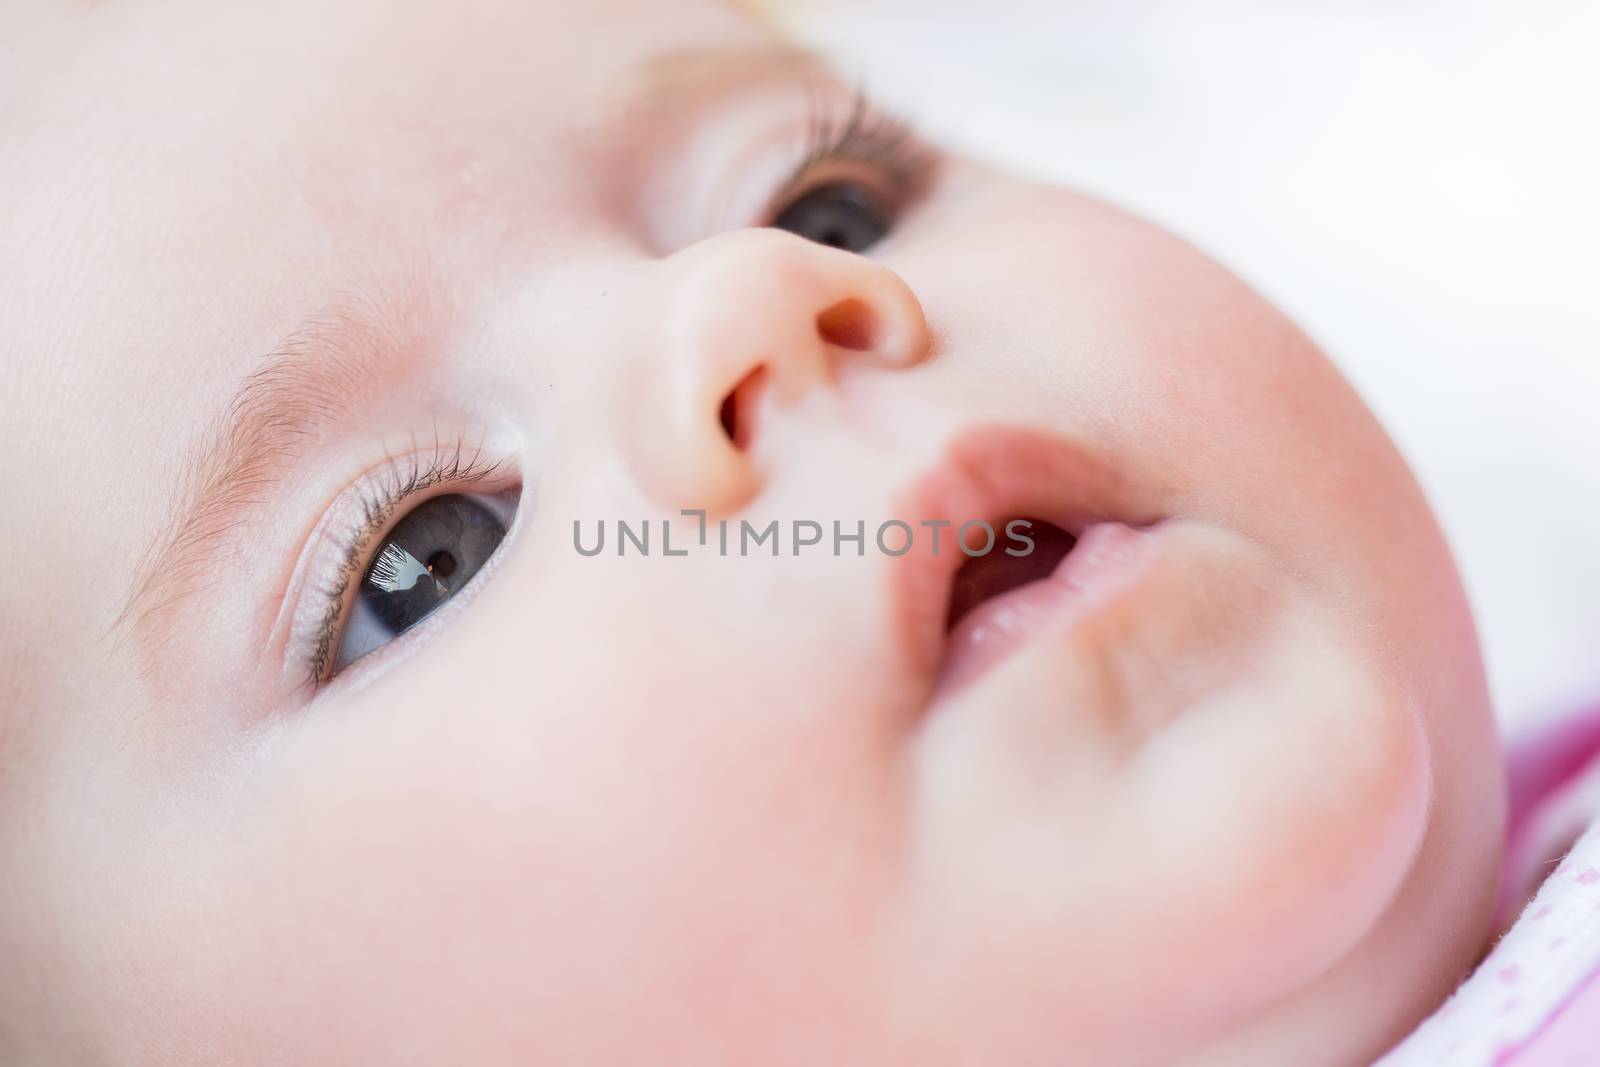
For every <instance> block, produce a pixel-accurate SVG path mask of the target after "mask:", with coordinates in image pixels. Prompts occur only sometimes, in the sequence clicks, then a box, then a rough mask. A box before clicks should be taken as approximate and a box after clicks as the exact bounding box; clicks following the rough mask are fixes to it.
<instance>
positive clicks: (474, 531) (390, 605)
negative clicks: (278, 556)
mask: <svg viewBox="0 0 1600 1067" xmlns="http://www.w3.org/2000/svg"><path fill="white" fill-rule="evenodd" d="M505 535H506V524H505V523H504V522H502V521H501V520H500V518H499V517H498V516H497V515H496V514H495V513H494V512H493V511H491V510H490V509H489V508H488V507H486V506H485V505H484V504H483V503H480V502H479V501H478V500H476V499H474V498H473V497H471V496H466V495H463V494H460V493H456V494H452V495H449V496H436V497H433V498H431V499H429V500H426V501H424V502H423V503H421V504H419V505H417V506H416V507H415V508H413V509H412V510H411V511H410V513H408V514H407V515H406V516H405V518H403V519H401V520H400V521H399V522H398V523H397V524H395V526H394V528H393V529H392V530H390V531H389V533H388V535H387V536H385V537H384V539H383V540H382V541H380V542H379V543H378V548H377V552H376V553H375V554H374V555H373V558H372V562H371V563H370V564H368V566H367V571H366V573H365V574H364V575H362V578H361V585H360V586H359V587H358V588H357V590H356V593H355V601H354V603H353V604H352V606H351V611H350V621H349V623H348V624H347V625H346V626H345V628H344V633H343V635H342V636H341V637H340V639H339V646H338V648H337V650H336V651H335V652H334V655H333V671H334V673H337V672H338V671H340V670H342V669H343V668H345V667H346V666H348V665H349V664H350V663H353V662H354V661H356V660H358V659H360V658H361V657H362V656H365V655H366V654H367V653H369V652H372V651H374V650H375V649H377V648H380V647H381V646H383V645H385V644H388V643H389V642H390V641H391V640H393V639H394V638H396V637H398V636H399V635H400V634H402V633H404V632H405V631H406V630H408V629H410V628H411V627H413V626H415V625H416V624H417V623H419V622H421V621H422V620H423V619H424V618H426V617H427V616H428V615H429V614H431V613H432V612H433V610H434V609H435V608H437V607H439V606H440V605H442V604H443V603H444V602H445V601H447V600H449V599H450V598H451V597H452V596H454V595H455V594H456V592H457V591H459V590H460V589H461V587H462V586H464V585H466V584H467V583H468V582H470V581H471V580H472V576H473V575H475V574H477V573H478V571H479V569H480V568H482V567H483V565H484V564H485V563H487V562H488V561H489V557H491V556H493V555H494V551H495V549H496V548H498V547H499V546H500V542H501V540H503V539H504V538H505Z"/></svg>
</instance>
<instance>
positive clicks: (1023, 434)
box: [897, 427, 1164, 691]
mask: <svg viewBox="0 0 1600 1067" xmlns="http://www.w3.org/2000/svg"><path fill="white" fill-rule="evenodd" d="M900 507H901V513H902V514H910V515H914V516H916V517H917V518H918V519H919V520H921V521H924V522H926V521H931V520H941V521H943V522H944V523H945V524H946V525H948V526H950V527H951V530H950V533H951V534H956V535H957V536H960V537H962V538H965V542H964V544H962V545H960V546H956V545H951V544H950V543H949V541H948V540H946V542H945V550H944V551H942V552H941V551H940V550H939V546H938V545H937V543H935V544H934V545H933V546H932V549H931V551H928V552H921V553H916V554H914V555H913V556H911V557H909V558H908V559H907V560H906V565H905V566H903V567H900V568H897V571H898V579H897V599H898V602H899V605H900V609H901V617H902V619H903V620H904V623H905V626H904V632H905V636H906V638H907V641H908V648H909V649H910V651H911V652H912V653H913V655H914V656H915V657H916V661H917V662H920V664H922V665H923V669H925V670H927V671H928V673H929V677H930V680H932V681H933V682H934V687H935V690H936V691H939V690H942V691H949V690H952V689H953V688H955V687H956V686H957V685H960V686H965V684H966V683H967V682H969V681H971V680H973V679H975V678H977V677H979V676H980V675H982V674H984V673H985V672H986V671H987V670H988V669H989V668H990V667H991V666H993V665H994V664H996V663H998V662H999V661H1001V660H1002V659H1005V658H1007V657H1009V656H1011V655H1012V654H1014V653H1016V652H1018V651H1020V650H1022V649H1025V648H1027V647H1029V646H1030V645H1033V644H1035V643H1037V641H1038V640H1039V639H1040V638H1043V637H1046V636H1047V635H1050V634H1054V633H1057V632H1059V631H1062V630H1064V629H1068V628H1072V627H1074V626H1075V625H1076V624H1077V622H1078V621H1080V620H1082V619H1084V618H1086V617H1087V616H1088V615H1090V614H1092V613H1093V612H1095V611H1097V610H1099V606H1100V605H1102V604H1104V603H1105V602H1107V601H1108V600H1109V599H1112V598H1114V597H1116V596H1118V595H1120V591H1121V590H1123V589H1126V588H1127V587H1128V585H1129V584H1130V582H1132V581H1134V580H1135V579H1136V577H1137V575H1138V574H1139V573H1140V572H1141V571H1142V570H1143V569H1144V568H1143V567H1142V566H1139V565H1138V561H1139V560H1140V559H1142V558H1143V557H1144V556H1145V555H1146V554H1147V553H1146V550H1147V549H1148V548H1149V547H1151V546H1152V545H1153V544H1154V543H1155V541H1156V540H1158V538H1157V537H1156V530H1155V529H1154V527H1155V526H1157V525H1160V524H1161V523H1162V521H1163V519H1164V516H1163V515H1162V514H1160V513H1159V512H1157V511H1155V510H1154V509H1153V508H1152V507H1151V505H1150V502H1148V501H1146V500H1144V499H1141V498H1140V497H1139V496H1137V495H1136V487H1135V486H1132V485H1130V484H1129V483H1128V482H1127V481H1126V480H1125V479H1123V478H1122V477H1121V475H1120V473H1119V471H1118V470H1117V468H1116V467H1115V465H1113V464H1111V463H1109V462H1107V461H1106V458H1105V457H1102V456H1099V455H1097V454H1096V453H1095V452H1094V451H1093V450H1092V449H1090V448H1088V447H1086V446H1085V445H1082V444H1079V443H1076V442H1072V441H1067V440H1062V439H1060V438H1056V437H1053V436H1050V435H1045V434H1040V433H1037V432H1033V431H1028V430H1020V429H1012V428H1008V427H1004V428H1003V427H993V428H985V429H982V430H977V431H973V432H969V433H968V434H966V435H963V436H962V437H960V438H958V439H957V440H956V441H955V442H954V443H953V444H952V446H951V447H950V449H949V451H948V452H947V454H946V455H945V457H944V461H943V462H942V463H940V464H939V465H938V466H937V467H935V468H934V469H933V470H932V471H930V472H929V473H928V474H927V475H926V476H924V477H923V478H922V479H920V480H919V481H918V482H917V483H915V484H914V485H913V486H911V487H910V489H909V491H908V492H907V493H906V494H905V496H904V497H903V498H902V500H901V501H900ZM985 526H987V527H988V529H987V530H984V529H983V527H985ZM958 531H959V532H958ZM991 536H992V541H991V540H990V538H991ZM985 542H988V544H987V547H988V550H987V551H982V549H983V548H984V547H985Z"/></svg>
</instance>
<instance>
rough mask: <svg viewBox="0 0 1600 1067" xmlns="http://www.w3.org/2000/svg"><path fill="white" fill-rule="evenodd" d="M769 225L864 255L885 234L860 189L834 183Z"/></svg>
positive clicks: (879, 215)
mask: <svg viewBox="0 0 1600 1067" xmlns="http://www.w3.org/2000/svg"><path fill="white" fill-rule="evenodd" d="M772 225H774V226H776V227H777V228H778V229H780V230H788V231H789V232H790V233H792V234H796V235H798V236H800V237H804V238H805V239H806V240H808V241H815V242H817V243H818V244H823V245H831V246H832V247H834V248H843V249H845V250H846V251H849V252H865V251H866V250H867V249H869V248H871V247H872V246H873V245H875V244H877V243H878V242H879V241H880V240H882V239H883V235H884V234H886V233H888V232H889V220H888V218H887V217H885V215H884V213H883V211H882V210H880V209H879V207H878V205H877V204H876V203H874V202H873V199H872V197H871V195H870V194H869V193H868V192H867V191H866V190H865V189H862V188H861V187H860V186H857V185H849V184H846V183H843V182H836V183H834V184H832V185H822V186H818V187H817V188H815V189H813V190H811V191H810V192H809V193H806V194H805V195H804V196H802V197H800V199H798V200H796V201H795V202H794V203H792V204H790V205H789V206H788V207H786V208H784V209H783V211H782V212H780V213H779V215H778V217H777V218H776V219H774V220H773V221H772Z"/></svg>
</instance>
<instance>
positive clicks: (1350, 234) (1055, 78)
mask: <svg viewBox="0 0 1600 1067" xmlns="http://www.w3.org/2000/svg"><path fill="white" fill-rule="evenodd" d="M779 7H780V12H779V17H780V18H781V19H782V20H783V21H785V22H787V23H789V24H790V29H791V30H792V32H794V33H795V34H796V35H798V36H799V37H801V38H803V39H805V40H807V41H809V42H810V43H813V44H816V45H818V46H819V47H821V48H823V49H824V50H825V51H826V52H828V53H829V54H831V55H833V56H835V57H838V58H839V59H840V66H841V69H843V70H844V71H845V72H846V73H847V74H854V75H859V76H861V78H862V80H863V81H864V83H865V84H866V85H867V86H868V88H869V89H871V90H872V91H873V92H874V94H875V95H877V96H878V97H880V98H884V99H886V100H887V101H888V102H889V103H890V104H891V105H894V106H896V107H897V108H899V109H901V110H903V111H905V112H906V113H908V114H909V115H911V116H912V117H913V118H915V119H916V120H917V121H918V123H919V125H921V126H922V127H923V128H924V129H925V130H926V131H927V132H928V133H930V134H931V135H932V136H934V138H935V139H937V140H940V141H943V142H946V143H956V144H959V145H961V146H963V147H966V148H968V149H971V150H974V151H976V152H978V153H980V154H982V155H985V156H988V157H990V158H994V159H998V160H1000V161H1003V162H1005V163H1008V164H1010V165H1012V166H1013V167H1015V168H1017V169H1021V170H1024V171H1028V172H1032V173H1035V174H1038V175H1042V176H1046V177H1050V178H1054V179H1058V180H1063V181H1066V182H1069V183H1071V184H1074V185H1077V186H1079V187H1082V188H1084V189H1087V190H1089V191H1091V192H1094V193H1097V194H1100V195H1102V196H1105V197H1107V198H1109V199H1112V200H1115V201H1117V202H1119V203H1121V204H1123V205H1124V206H1127V207H1130V208H1132V209H1133V210H1135V211H1137V212H1139V213H1140V214H1143V215H1145V216H1147V217H1149V218H1152V219H1155V220H1157V221H1159V222H1161V223H1163V224H1165V225H1167V226H1168V227H1170V228H1172V229H1174V230H1176V231H1177V232H1179V233H1181V234H1183V235H1184V236H1186V237H1188V238H1189V239H1190V240H1192V241H1194V242H1195V243H1197V244H1198V245H1200V246H1201V247H1202V248H1204V249H1205V250H1207V251H1208V252H1210V253H1211V254H1212V255H1214V256H1216V257H1217V258H1219V259H1221V260H1222V261H1223V262H1225V263H1227V264H1228V265H1229V266H1231V267H1232V268H1233V269H1234V270H1235V271H1237V272H1238V273H1240V274H1241V275H1243V276H1244V277H1245V278H1246V279H1247V280H1248V281H1250V282H1251V283H1252V284H1253V285H1254V286H1255V287H1256V288H1258V289H1259V290H1261V291H1262V292H1263V293H1265V294H1266V295H1267V296H1268V297H1269V298H1270V299H1272V300H1274V301H1275V302H1277V304H1278V305H1279V306H1280V307H1282V308H1284V309H1285V310H1287V311H1288V312H1289V314H1290V315H1292V316H1293V317H1294V318H1295V319H1297V320H1298V321H1299V322H1300V324H1301V325H1302V326H1303V327H1305V328H1306V329H1307V330H1308V331H1309V332H1310V333H1311V334H1312V336H1313V337H1315V338H1316V339H1317V340H1318V341H1319V342H1320V343H1321V344H1322V346H1323V347H1324V348H1325V349H1326V350H1327V351H1328V352H1329V353H1330V354H1331V355H1332V356H1333V358H1334V359H1335V360H1336V361H1337V362H1338V363H1339V364H1340V365H1341V366H1342V367H1343V369H1344V370H1345V373H1346V374H1347V375H1348V376H1349V377H1350V378H1351V379H1352V380H1353V381H1354V382H1355V384H1356V387H1357V388H1358V389H1360V390H1361V391H1362V393H1363V394H1364V395H1365V396H1366V398H1367V401H1368V403H1369V404H1370V405H1371V406H1372V407H1373V408H1374V410H1376V412H1377V413H1378V416H1379V417H1380V418H1381V419H1382V420H1383V421H1384V423H1385V424H1386V425H1387V426H1388V428H1389V430H1390V433H1391V434H1392V435H1393V436H1394V437H1395V439H1396V440H1397V441H1398V442H1399V445H1400V447H1401V449H1402V450H1403V451H1404V452H1405V454H1406V455H1407V457H1408V458H1409V459H1410V461H1411V463H1412V466H1413V467H1414V469H1415V470H1416V471H1417V474H1418V477H1419V478H1420V479H1421V481H1422V483H1423V487H1424V488H1425V489H1426V490H1427V492H1428V494H1429V496H1430V497H1431V499H1432V501H1433V504H1434V507H1435V509H1436V510H1437V511H1438V513H1439V515H1440V516H1441V518H1442V521H1443V523H1444V526H1445V530H1446V533H1447V534H1448V535H1449V537H1450V539H1451V542H1452V544H1453V546H1454V548H1455V551H1456V554H1457V558H1458V560H1459V562H1460V564H1461V567H1462V570H1463V572H1464V574H1465V577H1466V583H1467V587H1468V591H1469V593H1470V594H1471V596H1472V600H1473V604H1474V608H1475V611H1476V613H1477V618H1478V626H1479V630H1480V633H1481V634H1482V636H1483V640H1484V646H1485V653H1486V656H1487V659H1488V664H1489V673H1490V684H1491V686H1492V688H1493V691H1494V694H1495V698H1496V705H1497V707H1498V708H1499V709H1500V714H1501V717H1502V720H1503V721H1504V722H1505V723H1506V725H1507V728H1508V729H1509V730H1512V731H1515V730H1516V729H1518V728H1521V727H1524V726H1528V725H1532V724H1535V723H1537V722H1539V721H1542V720H1543V719H1545V718H1547V717H1550V716H1555V715H1559V714H1562V713H1563V712H1570V711H1573V710H1576V709H1577V708H1578V707H1579V706H1580V705H1582V704H1584V703H1586V702H1596V701H1600V259H1597V257H1600V207H1597V205H1596V199H1597V198H1600V2H1591V3H1579V2H1572V0H1560V2H1557V0H1532V2H1524V3H1516V4H1513V3H1509V2H1507V3H1502V4H1491V3H1486V2H1482V0H1456V2H1442V0H1393V2H1387V3H1385V2H1378V0H1365V2H1351V0H1338V2H1335V0H1298V2H1292V0H1280V2H1276V3H1273V2H1241V0H1235V2H1224V3H1210V4H1205V5H1200V4H1194V3H1186V4H1185V3H1177V2H1175V0H1162V2H1150V3H1130V2H1121V3H1117V2H1113V0H1073V2H1058V3H1049V2H1045V0H1012V2H1007V0H996V2H991V3H987V4H982V3H956V2H953V0H952V2H939V0H779ZM995 238H996V240H1002V239H1003V238H1004V235H1002V234H996V235H995Z"/></svg>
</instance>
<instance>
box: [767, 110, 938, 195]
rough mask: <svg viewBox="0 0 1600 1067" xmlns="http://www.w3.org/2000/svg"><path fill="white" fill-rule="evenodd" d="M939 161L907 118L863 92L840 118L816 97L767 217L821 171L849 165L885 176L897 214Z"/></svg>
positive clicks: (932, 172)
mask: <svg viewBox="0 0 1600 1067" xmlns="http://www.w3.org/2000/svg"><path fill="white" fill-rule="evenodd" d="M938 161H939V155H938V153H937V152H936V151H934V150H933V149H932V148H931V147H929V146H928V145H927V144H925V143H924V142H923V141H922V140H921V139H920V137H918V135H917V132H916V127H915V126H913V125H912V123H911V122H910V121H909V120H908V119H906V118H905V117H904V116H901V115H898V114H895V113H893V112H891V111H889V110H887V109H885V108H883V107H881V106H879V105H877V104H874V103H873V102H872V100H871V98H869V97H868V96H867V94H866V91H865V90H864V89H857V90H856V92H855V94H854V95H853V96H852V97H851V102H850V106H849V110H848V111H847V112H845V113H844V115H843V116H842V117H841V115H840V112H839V109H838V107H837V105H836V104H833V103H830V102H829V101H828V100H827V99H826V98H825V97H823V96H822V95H820V94H819V95H816V96H813V97H812V99H811V108H810V114H809V117H808V119H807V122H806V139H805V148H804V150H803V151H802V152H801V155H800V158H799V159H798V160H797V161H796V162H795V164H794V166H793V167H792V168H791V170H790V172H789V176H788V178H787V179H786V180H785V181H783V182H782V183H780V186H779V190H778V194H777V195H776V196H775V197H773V199H772V204H771V206H770V208H769V210H768V212H767V214H768V217H773V216H775V215H776V214H777V209H778V208H781V207H782V205H784V204H786V203H788V202H789V201H791V200H793V199H795V198H796V197H798V196H800V195H801V194H802V193H804V192H807V191H808V187H809V186H812V185H814V184H817V174H818V172H819V171H823V170H825V169H827V168H828V167H830V166H836V165H839V164H852V163H853V164H857V165H859V166H861V167H864V168H868V169H870V170H872V171H873V172H875V173H877V174H879V175H881V176H882V177H883V178H884V180H885V181H886V183H887V184H888V186H889V189H888V192H889V193H890V195H891V197H892V199H893V201H894V202H893V203H892V204H891V205H890V207H891V208H892V209H893V210H895V211H898V210H900V209H901V208H902V207H903V206H904V205H905V202H906V201H908V200H910V199H912V198H913V197H915V196H916V195H917V194H919V193H921V192H922V191H923V190H924V189H925V188H926V187H927V185H928V183H929V181H930V180H931V179H932V177H933V174H934V171H935V170H936V169H937V166H938Z"/></svg>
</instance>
